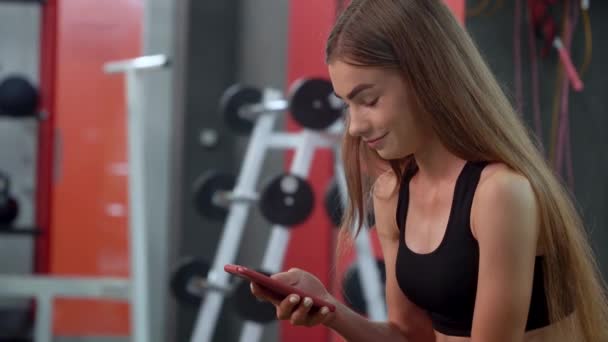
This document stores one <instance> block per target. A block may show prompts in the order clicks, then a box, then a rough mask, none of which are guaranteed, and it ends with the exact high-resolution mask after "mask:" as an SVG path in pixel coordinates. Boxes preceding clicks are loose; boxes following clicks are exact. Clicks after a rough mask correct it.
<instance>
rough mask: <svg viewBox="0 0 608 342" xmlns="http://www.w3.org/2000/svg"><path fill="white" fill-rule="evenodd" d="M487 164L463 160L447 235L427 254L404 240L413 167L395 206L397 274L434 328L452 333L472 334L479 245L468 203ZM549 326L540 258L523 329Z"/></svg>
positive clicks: (404, 179) (458, 334)
mask: <svg viewBox="0 0 608 342" xmlns="http://www.w3.org/2000/svg"><path fill="white" fill-rule="evenodd" d="M486 165H487V162H467V163H466V164H465V166H464V168H463V169H462V171H461V173H460V175H459V176H458V179H457V181H456V186H455V189H454V198H453V200H452V207H451V211H450V216H449V219H448V223H447V228H446V231H445V235H444V238H443V240H442V241H441V243H440V244H439V247H438V248H437V249H435V250H434V251H432V252H430V253H427V254H418V253H415V252H413V251H411V250H410V249H409V248H408V247H407V245H406V244H405V221H406V220H405V219H406V216H407V210H408V204H409V182H410V180H411V178H412V176H413V175H414V174H415V173H416V171H417V168H416V167H415V166H413V167H411V168H410V169H409V170H408V171H406V173H405V174H404V177H403V180H402V183H401V187H400V191H399V201H398V204H397V217H396V219H397V225H398V227H399V241H400V242H399V249H398V253H397V261H396V267H395V269H396V271H395V272H396V277H397V282H398V283H399V287H400V288H401V290H402V291H403V292H404V293H405V295H406V296H407V297H408V299H409V300H411V301H412V302H413V303H415V304H416V305H418V306H419V307H420V308H422V309H424V310H426V311H427V312H428V313H429V315H430V318H431V320H432V322H433V327H434V329H435V330H437V331H439V332H440V333H443V334H445V335H450V336H471V328H472V325H473V311H474V306H475V295H476V293H477V274H478V267H479V246H478V244H477V240H476V239H475V237H474V236H473V234H472V232H471V227H470V222H469V221H470V213H471V204H472V202H473V195H474V193H475V189H476V188H477V184H478V182H479V177H480V174H481V171H482V170H483V168H484V167H485V166H486ZM548 324H549V318H548V310H547V302H546V298H545V290H544V282H543V266H542V256H539V257H537V258H536V264H535V268H534V283H533V287H532V300H531V303H530V310H529V314H528V322H527V325H526V331H527V330H533V329H536V328H540V327H543V326H546V325H548Z"/></svg>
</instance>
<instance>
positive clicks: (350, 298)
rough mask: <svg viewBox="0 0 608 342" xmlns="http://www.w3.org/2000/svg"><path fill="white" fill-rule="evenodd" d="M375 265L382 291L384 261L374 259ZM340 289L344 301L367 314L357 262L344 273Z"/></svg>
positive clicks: (384, 271) (361, 312)
mask: <svg viewBox="0 0 608 342" xmlns="http://www.w3.org/2000/svg"><path fill="white" fill-rule="evenodd" d="M376 265H377V266H378V271H379V272H380V280H381V282H382V286H381V288H382V292H383V293H384V284H386V270H385V269H384V261H383V260H380V259H376ZM342 291H343V295H344V301H345V302H346V303H347V304H348V306H350V307H351V308H352V309H353V310H355V311H357V312H358V313H360V314H362V315H366V314H367V303H366V302H365V297H364V296H363V288H362V287H361V278H360V275H359V269H358V268H357V264H356V263H353V264H352V265H351V266H350V267H349V268H348V270H347V271H346V273H345V275H344V280H343V282H342Z"/></svg>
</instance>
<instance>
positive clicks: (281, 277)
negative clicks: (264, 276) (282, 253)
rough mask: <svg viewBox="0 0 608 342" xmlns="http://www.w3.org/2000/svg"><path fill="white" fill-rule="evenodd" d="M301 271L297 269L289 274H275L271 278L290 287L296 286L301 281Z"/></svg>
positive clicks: (291, 270)
mask: <svg viewBox="0 0 608 342" xmlns="http://www.w3.org/2000/svg"><path fill="white" fill-rule="evenodd" d="M300 276H301V271H300V270H298V269H295V268H292V269H290V270H289V271H287V272H281V273H275V274H273V275H272V276H271V278H273V279H276V280H278V281H280V282H282V283H285V284H287V285H290V286H295V285H297V284H298V282H299V281H300Z"/></svg>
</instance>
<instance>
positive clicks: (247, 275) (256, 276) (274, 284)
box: [224, 264, 336, 312]
mask: <svg viewBox="0 0 608 342" xmlns="http://www.w3.org/2000/svg"><path fill="white" fill-rule="evenodd" d="M224 271H226V272H228V273H231V274H234V275H236V276H238V277H241V278H243V279H247V280H250V281H252V282H254V283H256V284H259V285H261V286H263V287H265V288H267V289H269V290H271V291H273V292H275V293H277V294H279V295H283V296H285V297H287V296H288V295H290V294H292V293H295V294H297V295H299V296H300V298H304V297H310V299H312V302H313V304H312V305H313V307H315V308H321V307H323V306H327V308H328V309H329V311H330V312H334V311H336V306H335V305H333V304H331V303H328V302H327V301H325V300H323V299H320V298H317V297H315V296H312V295H310V294H307V293H306V292H304V291H302V290H300V289H298V288H295V287H293V286H289V285H286V284H283V283H281V282H279V281H277V280H275V279H272V278H270V277H268V276H267V275H265V274H262V273H260V272H257V271H255V270H252V269H250V268H247V267H245V266H241V265H232V264H227V265H225V266H224Z"/></svg>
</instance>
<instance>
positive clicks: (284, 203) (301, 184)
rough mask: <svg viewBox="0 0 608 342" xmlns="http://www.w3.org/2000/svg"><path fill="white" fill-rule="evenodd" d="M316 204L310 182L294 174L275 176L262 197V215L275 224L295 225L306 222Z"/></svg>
mask: <svg viewBox="0 0 608 342" xmlns="http://www.w3.org/2000/svg"><path fill="white" fill-rule="evenodd" d="M313 206H314V193H313V191H312V187H311V186H310V185H309V184H308V182H307V181H306V180H305V179H303V178H301V177H298V176H295V175H292V174H282V175H279V176H277V177H275V178H273V179H272V180H271V181H270V182H269V183H268V185H267V186H266V187H265V188H264V191H263V192H262V195H261V197H260V210H261V212H262V215H264V217H265V218H266V219H267V220H268V221H269V222H271V223H273V224H280V225H283V226H287V227H289V226H293V225H297V224H300V223H302V222H304V221H305V220H306V219H307V218H308V216H309V215H310V213H311V212H312V209H313Z"/></svg>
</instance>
